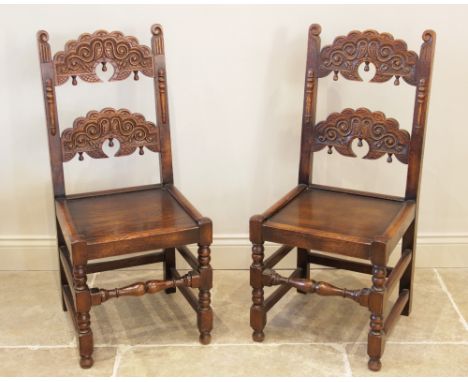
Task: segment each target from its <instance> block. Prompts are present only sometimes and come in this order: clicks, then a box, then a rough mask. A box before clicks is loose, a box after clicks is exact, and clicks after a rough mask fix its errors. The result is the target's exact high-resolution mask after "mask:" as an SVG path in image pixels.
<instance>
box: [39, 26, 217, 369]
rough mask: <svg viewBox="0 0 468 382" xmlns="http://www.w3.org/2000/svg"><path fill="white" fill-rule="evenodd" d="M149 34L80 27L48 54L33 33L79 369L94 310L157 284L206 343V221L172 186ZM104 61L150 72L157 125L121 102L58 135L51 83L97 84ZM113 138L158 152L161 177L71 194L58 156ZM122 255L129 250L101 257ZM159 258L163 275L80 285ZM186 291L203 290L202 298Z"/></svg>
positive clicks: (129, 148) (94, 154) (160, 55)
mask: <svg viewBox="0 0 468 382" xmlns="http://www.w3.org/2000/svg"><path fill="white" fill-rule="evenodd" d="M151 33H152V49H150V48H149V47H147V46H145V45H140V44H139V43H138V40H137V39H136V38H135V37H131V36H125V35H124V34H122V33H121V32H111V33H109V32H106V31H103V30H99V31H97V32H95V33H93V34H88V33H85V34H82V35H81V36H79V37H78V39H77V40H72V41H69V42H67V44H66V45H65V49H64V50H63V51H60V52H57V53H56V54H55V55H54V56H53V58H52V55H51V49H50V45H49V42H48V40H49V36H48V34H47V32H45V31H39V32H38V33H37V42H38V46H39V59H40V66H41V75H42V85H43V91H44V102H45V109H46V119H47V136H48V142H49V151H50V164H51V170H52V179H53V190H54V197H55V213H56V226H57V236H58V252H59V264H60V281H61V292H62V300H63V309H64V310H68V311H69V312H70V313H71V316H72V319H73V322H74V325H75V327H76V331H77V336H78V339H79V352H80V356H81V359H80V365H81V367H82V368H89V367H91V366H92V365H93V358H92V353H93V334H92V331H91V326H90V314H89V312H90V309H91V307H92V306H94V305H100V304H101V303H103V302H105V301H107V300H108V299H110V298H114V297H122V296H141V295H144V294H145V293H156V292H159V291H162V290H164V291H165V292H166V293H167V294H170V293H174V292H175V291H176V288H178V289H179V290H180V292H181V293H182V295H183V296H184V297H185V298H186V299H187V301H188V303H189V304H190V305H191V306H192V308H193V309H194V310H195V311H196V312H197V321H198V328H199V331H200V342H201V343H202V344H208V343H209V342H210V339H211V335H210V332H211V330H212V321H213V313H212V309H211V307H210V289H211V287H212V269H211V267H210V244H211V242H212V223H211V220H210V219H208V218H206V217H203V216H202V215H201V214H200V213H199V212H198V211H197V210H196V209H195V208H194V207H193V206H192V204H190V202H189V201H188V200H187V199H186V198H185V197H184V196H183V195H182V194H181V193H180V191H179V190H178V189H177V188H176V187H175V186H174V180H173V171H172V155H171V139H170V128H169V111H168V101H167V85H166V84H167V82H166V65H165V57H164V40H163V30H162V28H161V26H160V25H158V24H156V25H153V26H152V27H151ZM107 65H112V67H113V69H114V73H113V75H112V77H111V78H110V79H109V80H110V81H120V80H125V79H127V78H128V77H129V76H131V75H132V76H133V78H134V80H138V78H139V76H138V74H139V73H142V74H144V75H145V76H148V77H151V78H153V80H154V89H155V99H156V100H155V104H156V114H157V123H156V124H154V123H152V122H149V121H147V120H145V118H144V117H143V116H142V115H141V114H136V113H131V112H130V111H128V110H126V109H120V110H115V109H113V108H105V109H103V110H101V111H90V112H89V113H88V114H87V115H86V116H84V117H79V118H77V119H75V120H74V122H73V126H72V127H71V128H68V129H65V130H64V131H62V133H61V134H60V129H59V123H58V110H57V102H56V95H55V87H56V86H60V85H62V84H64V83H66V82H67V81H68V80H69V79H70V77H71V79H72V84H73V85H77V83H78V81H77V79H78V78H79V79H81V80H82V81H86V82H92V83H95V82H101V80H100V79H99V77H98V76H97V75H96V70H97V69H98V68H102V70H103V71H106V70H107V69H108V67H107ZM115 140H117V141H119V143H120V148H119V150H118V151H117V153H116V154H115V156H124V155H130V154H132V153H134V152H135V151H136V150H138V151H139V153H140V155H142V154H144V148H146V149H148V150H151V151H153V152H157V153H159V158H160V174H161V184H158V185H156V184H155V185H146V186H140V187H132V188H125V189H116V190H108V191H100V192H90V193H84V194H75V195H67V194H66V192H65V182H64V171H63V162H67V161H69V160H71V159H72V158H74V157H75V155H76V154H78V158H79V160H83V159H84V155H83V154H84V153H86V154H87V155H88V156H89V157H91V158H106V157H107V155H106V154H105V153H104V151H103V150H102V147H103V145H104V144H109V145H110V146H113V145H114V142H115ZM193 243H197V244H198V258H196V257H195V256H194V255H193V254H192V252H191V251H190V250H189V249H188V248H187V245H188V244H193ZM176 249H177V251H178V252H179V253H180V254H181V255H182V257H183V258H184V259H185V260H186V261H187V262H188V264H189V265H190V266H191V268H193V270H192V271H190V272H188V273H187V274H185V275H183V276H181V275H180V274H179V272H178V271H177V269H176V258H175V253H176V252H175V250H176ZM155 250H159V251H156V252H154V251H155ZM138 252H140V254H138ZM141 252H144V254H141ZM148 252H149V253H148ZM123 254H134V256H129V257H126V258H119V259H113V260H105V261H104V260H103V259H104V258H108V257H111V256H117V255H123ZM157 262H162V263H163V266H164V280H149V281H146V282H136V283H134V284H131V285H128V286H124V287H121V288H116V289H110V290H107V289H99V288H89V287H88V285H87V283H86V280H87V279H86V277H87V275H88V274H91V273H95V272H102V271H109V270H114V269H119V268H125V267H130V266H136V265H142V264H150V263H157ZM191 288H198V289H199V293H198V299H197V297H196V295H195V294H194V293H193V291H192V290H191Z"/></svg>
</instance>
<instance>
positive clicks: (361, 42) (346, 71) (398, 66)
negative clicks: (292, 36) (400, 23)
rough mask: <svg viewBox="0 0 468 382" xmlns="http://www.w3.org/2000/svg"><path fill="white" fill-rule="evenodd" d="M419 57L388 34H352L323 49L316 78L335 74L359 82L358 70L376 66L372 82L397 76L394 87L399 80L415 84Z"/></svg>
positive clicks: (369, 31) (336, 76) (367, 32)
mask: <svg viewBox="0 0 468 382" xmlns="http://www.w3.org/2000/svg"><path fill="white" fill-rule="evenodd" d="M417 61H418V55H417V54H416V53H415V52H413V51H410V50H408V48H407V45H406V43H405V42H404V41H402V40H395V39H394V38H393V36H392V35H391V34H389V33H379V32H377V31H375V30H366V31H364V32H359V31H352V32H350V33H349V34H348V35H347V36H340V37H337V38H336V39H335V40H334V41H333V44H332V45H329V46H326V47H324V48H323V49H322V50H321V52H320V66H319V77H324V76H326V75H328V74H330V73H331V72H332V71H333V72H334V79H335V80H337V79H338V72H339V73H341V75H342V76H343V77H344V78H346V79H348V80H354V81H362V78H361V77H360V75H359V73H358V68H359V66H360V65H361V64H362V63H365V68H364V69H365V70H366V71H368V70H369V63H372V64H373V65H374V66H375V69H376V71H375V75H374V77H373V78H372V79H371V82H385V81H388V80H389V79H391V78H392V77H393V76H396V80H395V85H398V84H399V78H400V77H402V78H403V79H404V80H405V81H406V82H407V83H409V84H411V85H416V83H415V81H416V63H417Z"/></svg>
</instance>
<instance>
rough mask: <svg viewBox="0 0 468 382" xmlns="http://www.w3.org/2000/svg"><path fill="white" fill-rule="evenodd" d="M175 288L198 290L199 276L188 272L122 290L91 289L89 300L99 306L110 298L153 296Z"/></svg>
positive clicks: (128, 286) (131, 285)
mask: <svg viewBox="0 0 468 382" xmlns="http://www.w3.org/2000/svg"><path fill="white" fill-rule="evenodd" d="M177 286H186V287H191V288H198V287H199V286H200V275H199V274H194V273H192V272H188V273H187V274H186V275H184V276H182V277H180V278H176V279H173V280H149V281H146V282H137V283H134V284H130V285H127V286H125V287H122V288H115V289H98V288H92V289H91V299H92V304H93V305H100V304H102V303H103V302H106V301H107V300H109V299H111V298H118V297H125V296H135V297H138V296H143V295H144V294H146V293H149V294H153V293H158V292H161V291H163V290H165V289H168V288H174V287H177Z"/></svg>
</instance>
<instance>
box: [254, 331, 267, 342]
mask: <svg viewBox="0 0 468 382" xmlns="http://www.w3.org/2000/svg"><path fill="white" fill-rule="evenodd" d="M252 339H253V340H254V341H255V342H263V340H264V339H265V333H263V332H257V331H254V332H253V333H252Z"/></svg>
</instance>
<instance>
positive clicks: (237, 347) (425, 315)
mask: <svg viewBox="0 0 468 382" xmlns="http://www.w3.org/2000/svg"><path fill="white" fill-rule="evenodd" d="M282 273H283V274H287V273H288V272H287V271H284V272H282ZM57 277H58V276H57V273H56V272H49V271H28V272H26V271H22V272H9V271H3V272H0V306H1V309H0V320H1V322H2V324H1V329H0V376H351V375H356V376H358V375H372V376H384V375H392V376H445V375H450V376H468V324H467V320H468V297H467V293H466V280H467V278H468V268H457V269H453V268H443V269H442V268H439V269H433V268H422V269H418V270H417V272H416V284H415V285H416V289H415V300H414V308H413V313H412V315H411V316H410V317H403V316H402V317H401V319H400V320H399V322H398V323H397V326H396V328H395V330H394V331H393V333H392V335H391V336H390V338H389V339H388V341H387V345H386V349H385V354H384V357H383V359H382V362H383V367H382V370H381V372H380V373H379V374H375V373H371V372H369V371H368V370H367V355H366V339H367V331H368V325H369V324H368V321H369V312H368V311H367V310H366V309H365V308H363V307H361V306H359V305H358V304H356V303H354V302H352V301H348V300H343V299H342V298H339V297H329V298H324V297H320V296H315V295H301V294H298V293H296V292H295V291H293V290H291V291H290V292H289V293H288V294H287V295H286V296H285V297H284V298H283V299H282V300H281V301H280V302H279V303H278V304H277V305H276V306H275V307H274V308H273V309H272V310H271V311H270V312H269V315H268V323H267V327H266V330H265V333H266V339H265V342H264V343H262V344H257V343H253V342H252V340H251V330H250V327H249V307H250V287H249V274H248V271H215V273H214V285H215V287H214V289H213V293H212V300H213V303H212V306H213V309H214V312H215V321H214V330H213V333H212V334H213V341H212V344H211V345H209V346H202V345H199V344H198V331H197V328H196V317H195V314H194V312H193V311H192V309H191V308H190V306H189V305H188V304H187V303H186V301H185V300H184V298H183V296H181V294H180V293H177V294H173V295H165V294H164V293H161V294H157V295H151V296H144V297H141V298H132V297H130V298H121V299H119V300H112V301H108V302H106V303H105V304H103V305H101V306H98V307H94V308H93V310H92V311H91V319H92V328H93V332H94V339H95V346H96V349H95V353H94V358H95V365H94V366H93V368H91V369H89V370H82V369H80V368H79V366H78V353H77V350H76V342H75V339H74V332H73V328H72V324H71V321H70V318H69V317H68V313H64V312H62V310H61V305H60V298H59V294H58V288H57V285H58V280H57ZM159 277H161V272H160V271H158V270H147V269H144V270H141V269H140V270H126V271H114V272H111V273H101V274H97V275H95V276H91V277H90V283H92V284H93V285H94V286H99V287H105V288H110V287H116V286H123V285H125V284H128V283H131V282H134V281H141V280H145V279H151V278H159ZM312 277H313V278H314V279H317V280H324V281H329V282H332V283H334V284H336V285H338V286H346V287H348V288H353V287H355V288H361V287H364V286H368V285H369V283H370V280H369V276H367V275H360V274H356V273H352V272H346V271H336V270H326V269H313V270H312ZM271 290H272V289H268V290H267V294H268V293H269V291H271Z"/></svg>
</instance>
